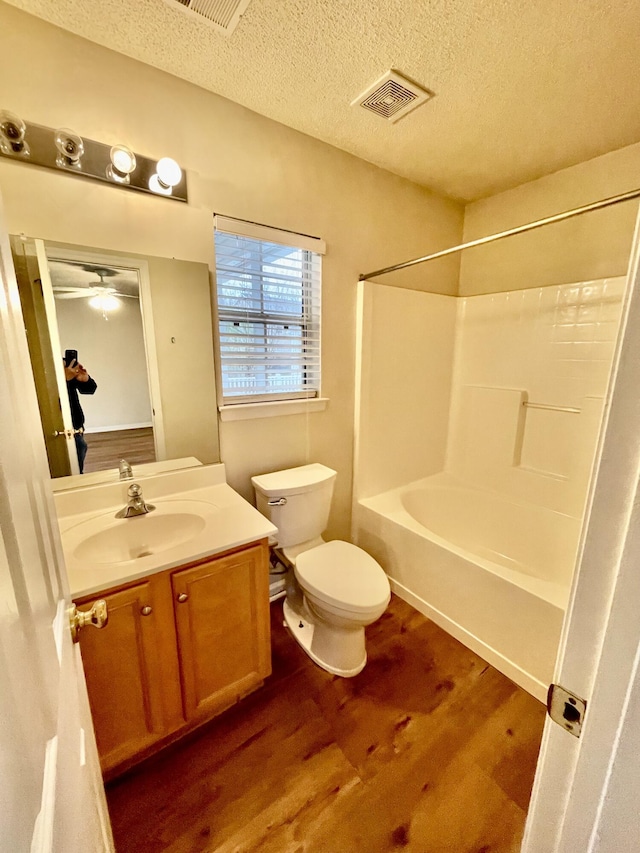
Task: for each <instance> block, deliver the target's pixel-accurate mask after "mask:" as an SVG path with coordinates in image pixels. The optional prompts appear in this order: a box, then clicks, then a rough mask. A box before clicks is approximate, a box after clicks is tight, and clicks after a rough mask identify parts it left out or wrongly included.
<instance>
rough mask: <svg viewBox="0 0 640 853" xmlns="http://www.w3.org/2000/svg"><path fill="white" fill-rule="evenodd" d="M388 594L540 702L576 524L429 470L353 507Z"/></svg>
mask: <svg viewBox="0 0 640 853" xmlns="http://www.w3.org/2000/svg"><path fill="white" fill-rule="evenodd" d="M353 523H354V536H353V539H354V541H355V542H356V543H357V544H358V545H360V547H362V548H364V549H365V550H366V551H368V552H369V553H370V554H371V555H372V556H373V557H375V558H376V560H378V562H379V563H380V564H381V565H382V566H383V568H384V569H385V571H386V572H387V574H388V575H389V580H390V582H391V586H392V589H393V591H394V592H395V593H396V594H398V595H399V596H400V597H401V598H403V599H405V600H406V601H408V602H409V603H410V604H412V605H413V606H414V607H416V609H418V610H420V611H421V612H422V613H424V614H425V615H426V616H428V617H429V618H431V619H433V621H434V622H436V623H437V624H438V625H440V626H441V627H442V628H444V629H445V630H446V631H448V632H449V633H450V634H452V635H453V636H454V637H456V638H457V639H458V640H460V641H461V642H462V643H464V644H465V645H466V646H468V647H469V648H471V649H473V651H475V652H476V653H477V654H479V655H480V656H481V657H482V658H484V660H486V661H487V662H488V663H491V664H492V665H493V666H495V667H496V668H497V669H499V670H500V671H501V672H503V673H504V674H505V675H507V676H508V677H509V678H511V679H512V680H513V681H515V682H516V683H517V684H519V685H520V686H522V687H524V688H525V689H526V690H528V691H529V692H530V693H532V694H533V695H534V696H536V697H537V698H538V699H540V700H542V701H544V700H545V698H546V692H547V688H548V686H549V683H550V682H551V680H552V677H553V668H554V662H555V658H556V653H557V648H558V642H559V638H560V631H561V628H562V620H563V618H564V612H565V609H566V605H567V600H568V596H569V588H570V584H571V577H572V574H573V568H574V563H575V557H576V551H577V547H578V539H579V536H580V526H581V524H580V520H579V519H577V518H573V517H572V516H569V515H564V514H562V513H559V512H554V511H552V510H549V509H545V508H543V507H539V506H535V505H533V504H528V503H524V502H522V501H515V500H514V501H512V500H509V499H507V498H505V497H503V496H501V495H500V494H498V493H496V492H489V491H484V490H481V489H477V488H473V487H470V486H467V485H465V484H464V483H462V482H460V481H459V480H456V479H455V478H453V477H452V476H451V475H449V474H446V473H440V474H436V475H434V476H432V477H427V478H425V479H423V480H420V481H418V482H415V483H411V484H409V485H406V486H402V487H400V488H397V489H393V490H391V491H389V492H384V493H383V494H380V495H376V496H375V497H371V498H366V499H361V500H360V501H358V502H357V503H356V505H355V507H354V514H353Z"/></svg>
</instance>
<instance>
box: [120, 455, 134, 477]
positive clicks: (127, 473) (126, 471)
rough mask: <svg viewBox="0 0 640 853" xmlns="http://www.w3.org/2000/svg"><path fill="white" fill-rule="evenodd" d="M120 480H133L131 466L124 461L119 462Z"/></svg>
mask: <svg viewBox="0 0 640 853" xmlns="http://www.w3.org/2000/svg"><path fill="white" fill-rule="evenodd" d="M120 479H121V480H133V471H132V470H131V465H130V464H129V462H127V460H126V459H121V460H120Z"/></svg>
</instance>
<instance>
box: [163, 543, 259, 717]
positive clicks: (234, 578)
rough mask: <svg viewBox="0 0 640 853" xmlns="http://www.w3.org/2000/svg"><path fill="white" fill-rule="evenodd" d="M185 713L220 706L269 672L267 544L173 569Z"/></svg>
mask: <svg viewBox="0 0 640 853" xmlns="http://www.w3.org/2000/svg"><path fill="white" fill-rule="evenodd" d="M172 585H173V593H174V600H175V605H174V606H175V613H176V628H177V632H178V655H179V658H180V670H181V676H182V695H183V701H184V711H185V716H186V717H187V719H191V718H193V717H196V716H199V715H202V716H206V715H207V714H209V713H211V712H214V711H215V710H221V709H222V708H224V707H226V706H228V705H231V704H232V703H233V702H235V701H236V700H237V699H239V698H240V697H241V696H243V695H244V694H246V693H248V692H249V691H250V690H252V689H254V688H255V687H258V686H259V685H260V684H261V683H262V680H263V679H264V678H265V677H266V676H267V675H269V673H270V672H271V649H270V637H269V568H268V551H267V546H266V544H263V545H257V546H253V547H251V548H246V549H244V550H242V551H238V552H236V553H234V554H229V555H227V556H225V557H219V558H217V559H215V560H212V561H211V562H207V563H203V564H201V565H199V566H194V567H193V568H191V569H183V570H181V571H178V572H175V573H174V574H173V575H172Z"/></svg>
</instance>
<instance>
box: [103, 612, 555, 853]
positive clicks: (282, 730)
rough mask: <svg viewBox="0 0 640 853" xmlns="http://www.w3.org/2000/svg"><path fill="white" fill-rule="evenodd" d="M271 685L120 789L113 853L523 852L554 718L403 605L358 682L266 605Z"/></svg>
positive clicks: (370, 640) (371, 638) (382, 629)
mask: <svg viewBox="0 0 640 853" xmlns="http://www.w3.org/2000/svg"><path fill="white" fill-rule="evenodd" d="M272 643H273V674H272V676H271V677H270V678H269V679H268V680H267V682H266V683H265V686H264V687H263V688H262V689H261V690H259V691H257V692H256V693H254V694H253V695H252V696H250V697H248V698H247V699H245V700H244V701H243V702H241V703H240V704H239V705H237V706H236V707H235V708H232V709H230V710H229V711H228V712H226V713H225V714H223V715H222V716H220V717H218V718H217V719H216V720H214V721H212V722H211V723H209V724H207V726H205V727H203V728H202V729H200V730H199V731H198V732H196V733H194V734H192V735H191V736H190V737H189V738H188V739H185V740H184V741H182V742H181V743H179V744H176V745H174V746H172V747H170V748H168V749H167V750H165V751H164V752H163V753H161V754H159V755H157V756H155V757H154V758H152V759H150V760H148V761H147V762H146V763H145V764H144V765H141V766H140V767H139V768H137V769H134V770H133V771H130V772H129V774H128V775H126V776H124V777H122V778H121V779H119V780H117V781H115V782H113V783H111V784H110V785H109V786H108V788H107V798H108V802H109V809H110V813H111V819H112V823H113V830H114V836H115V841H116V849H117V851H118V853H134V851H135V853H204V851H207V853H214V851H215V853H254V851H260V853H387V851H389V853H390V852H391V851H406V852H408V853H516V851H518V850H519V849H520V841H521V838H522V832H523V827H524V821H525V816H526V810H527V806H528V802H529V797H530V793H531V786H532V783H533V775H534V770H535V765H536V761H537V755H538V750H539V746H540V739H541V736H542V727H543V723H544V707H543V706H542V705H541V704H540V703H539V702H537V701H536V700H535V699H533V698H532V697H531V696H529V695H528V694H527V693H525V692H524V691H523V690H521V689H520V688H519V687H517V686H516V685H514V684H513V683H512V682H510V681H509V680H508V679H507V678H505V677H504V676H503V675H501V674H500V673H498V672H497V671H496V670H495V669H493V668H492V667H490V666H489V665H488V664H486V663H485V662H484V661H483V660H481V659H480V658H479V657H478V656H477V655H475V654H474V653H473V652H471V651H469V650H468V649H466V648H465V647H464V646H462V645H461V644H460V643H458V642H457V641H456V640H454V639H453V638H452V637H450V636H449V635H448V634H446V633H445V632H444V631H442V630H441V629H440V628H438V627H437V626H436V625H435V624H434V623H433V622H431V621H429V620H428V619H425V618H424V617H423V616H422V615H421V614H419V613H417V612H416V611H415V610H414V609H413V608H411V607H410V606H409V605H408V604H406V603H405V602H403V601H401V600H400V599H399V598H396V597H394V598H393V600H392V603H391V605H390V607H389V609H388V610H387V612H386V613H385V614H384V616H383V617H382V618H381V619H380V620H379V621H378V622H377V623H375V624H374V625H372V626H371V627H370V628H369V629H368V631H367V648H368V655H369V662H368V664H367V666H366V667H365V669H364V671H363V672H362V673H361V674H360V675H359V676H356V677H355V678H351V679H343V678H337V677H334V676H332V675H330V674H329V673H326V672H324V671H323V670H321V669H319V668H318V667H317V666H315V665H314V664H313V663H312V661H311V660H310V659H309V658H308V657H307V656H306V655H305V654H304V653H303V652H302V650H301V649H300V648H298V646H297V645H296V643H295V641H294V640H293V639H292V638H291V637H290V636H289V635H288V634H287V633H286V631H285V629H284V628H283V627H282V611H281V603H277V604H274V605H273V606H272Z"/></svg>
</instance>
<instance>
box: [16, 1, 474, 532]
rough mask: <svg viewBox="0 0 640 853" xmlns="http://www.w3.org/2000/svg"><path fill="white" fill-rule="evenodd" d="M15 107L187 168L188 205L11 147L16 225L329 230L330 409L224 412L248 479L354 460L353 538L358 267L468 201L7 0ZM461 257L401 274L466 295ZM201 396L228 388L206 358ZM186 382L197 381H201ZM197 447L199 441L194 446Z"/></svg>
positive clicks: (147, 231) (126, 241) (174, 249)
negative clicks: (56, 168)
mask: <svg viewBox="0 0 640 853" xmlns="http://www.w3.org/2000/svg"><path fill="white" fill-rule="evenodd" d="M0 48H1V49H2V51H3V55H5V56H14V57H15V56H18V57H23V58H28V61H27V60H26V59H25V61H21V62H16V63H5V66H4V68H3V75H2V77H3V79H2V83H3V92H4V94H3V99H2V100H3V106H6V108H8V109H11V110H13V111H14V112H17V113H19V114H22V115H23V116H24V117H25V118H26V119H27V120H31V121H33V122H36V123H38V124H42V125H47V126H50V127H56V126H60V125H66V126H69V127H71V128H73V129H75V130H76V131H77V132H78V133H80V134H81V135H82V134H84V135H86V136H87V137H89V138H92V139H97V140H100V141H102V142H106V143H116V142H124V143H125V144H128V145H130V146H131V147H132V148H133V149H134V150H135V151H138V152H139V153H141V154H144V155H146V156H150V157H153V156H162V155H165V154H166V155H169V156H173V157H175V158H176V159H177V160H178V161H179V162H180V163H181V164H182V165H183V166H184V167H185V168H186V169H187V173H188V181H189V193H190V203H189V205H184V204H178V203H176V202H171V201H169V200H166V199H161V198H157V197H152V196H146V195H144V194H136V193H133V192H126V191H123V190H121V189H117V188H114V187H111V186H108V185H102V184H100V183H97V182H91V181H83V180H76V179H73V178H70V177H69V176H67V175H61V174H58V173H56V172H53V171H48V170H43V169H37V168H32V167H27V166H25V165H23V164H20V163H13V162H10V161H7V160H6V159H4V158H3V159H2V160H1V161H0V189H1V190H2V194H3V197H4V202H5V207H6V214H7V219H8V225H9V230H10V231H11V232H17V233H20V232H24V233H27V234H30V235H33V236H38V237H43V238H45V239H49V240H57V241H63V242H69V243H76V244H83V245H87V246H95V247H102V248H111V249H116V250H118V251H120V252H122V253H127V252H137V253H142V254H146V255H159V256H164V257H176V258H182V259H186V260H193V261H203V262H205V263H208V264H209V265H210V266H211V265H212V261H213V241H212V213H213V212H214V211H215V212H218V213H223V214H227V215H230V216H237V217H241V218H245V219H250V220H254V221H257V222H263V223H265V224H269V225H273V226H277V227H281V228H289V229H292V230H296V231H301V232H304V233H308V234H314V235H317V236H320V237H322V238H323V239H325V240H326V242H327V255H326V257H325V259H324V265H323V318H322V321H323V394H324V395H325V396H327V397H329V398H330V403H329V406H328V408H327V410H326V411H325V412H322V413H318V414H313V415H310V416H308V417H305V416H289V417H282V418H276V419H271V420H270V421H267V420H255V421H245V422H239V423H238V422H234V423H224V424H221V447H222V455H223V460H224V461H225V462H226V464H227V471H228V479H229V482H230V484H231V485H232V486H234V487H235V488H237V489H238V490H239V491H241V492H242V493H244V494H245V495H247V496H251V489H250V484H249V476H250V475H251V474H252V473H256V468H258V469H259V470H261V471H264V470H268V469H271V470H273V469H276V468H278V467H281V466H285V465H290V464H299V463H303V462H305V461H307V460H309V461H320V462H323V463H325V464H328V465H330V466H331V467H333V468H335V469H336V470H337V471H338V474H339V479H338V485H337V488H336V497H335V499H334V508H333V513H332V516H331V523H330V528H329V535H330V536H345V537H346V536H348V533H349V516H350V489H351V473H352V431H353V399H354V330H355V303H356V282H357V279H358V275H359V274H360V273H363V272H368V271H370V270H372V269H376V268H379V267H383V266H387V265H389V264H392V263H395V262H398V261H402V260H406V259H407V258H410V257H416V256H419V255H422V254H424V253H425V252H429V251H436V250H438V249H441V248H445V247H446V246H450V245H453V244H455V243H456V242H459V240H460V238H461V236H462V209H461V207H460V206H459V205H457V204H455V203H453V202H449V201H445V200H442V199H440V198H438V197H437V196H434V195H432V194H430V193H428V192H427V191H425V190H423V189H421V188H419V187H417V186H415V185H413V184H411V183H409V182H407V181H405V180H402V179H400V178H398V177H395V176H393V175H390V174H389V173H386V172H384V171H382V170H380V169H378V168H376V167H374V166H372V165H370V164H368V163H365V162H363V161H361V160H358V159H356V158H354V157H352V156H350V155H347V154H345V153H343V152H341V151H338V150H337V149H335V148H332V147H330V146H328V145H325V144H323V143H321V142H319V141H317V140H315V139H312V138H310V137H307V136H304V135H302V134H300V133H297V132H295V131H293V130H291V129H289V128H286V127H284V126H283V125H280V124H277V123H275V122H272V121H270V120H268V119H266V118H263V117H261V116H259V115H257V114H255V113H252V112H250V111H248V110H246V109H244V108H243V107H241V106H239V105H237V104H233V103H231V102H229V101H226V100H224V99H222V98H219V97H217V96H215V95H212V94H210V93H207V92H205V91H203V90H201V89H199V88H197V87H195V86H193V85H191V84H189V83H185V82H184V81H181V80H178V79H176V78H173V77H171V76H169V75H167V74H164V73H162V72H160V71H157V70H155V69H152V68H150V67H147V66H145V65H142V64H140V63H138V62H135V61H133V60H130V59H127V58H125V57H123V56H120V55H118V54H116V53H113V52H111V51H108V50H105V49H103V48H100V47H98V46H97V45H95V44H91V43H89V42H86V41H84V40H82V39H79V38H77V37H75V36H73V35H71V34H69V33H65V32H63V31H62V30H58V29H56V28H54V27H52V26H50V25H48V24H46V23H44V22H42V21H39V20H37V19H35V18H32V17H30V16H28V15H26V14H24V13H22V12H20V11H18V10H16V9H14V8H12V7H9V6H6V5H4V4H1V3H0ZM457 265H458V259H452V260H451V261H450V262H448V263H447V264H445V265H441V266H440V267H439V268H438V270H437V272H436V271H434V269H431V270H429V271H427V269H426V267H422V268H420V267H419V268H416V269H415V270H412V271H410V272H408V273H405V274H403V275H402V276H398V277H394V278H393V282H392V281H391V278H392V277H388V278H389V284H391V285H393V286H397V285H408V286H411V287H414V288H417V289H429V288H431V289H434V290H438V291H440V292H444V293H454V292H455V291H456V288H457V272H458V266H457ZM194 370H195V371H196V372H195V375H194V376H193V377H188V379H187V383H188V384H187V386H186V389H188V390H189V391H190V392H191V393H193V394H197V395H203V397H205V398H206V397H207V396H209V395H211V394H213V388H212V387H210V385H209V383H208V382H206V381H205V382H203V381H202V378H201V377H200V376H199V375H198V373H197V365H195V366H194ZM186 389H185V390H186ZM188 451H189V448H188V447H185V448H184V453H188Z"/></svg>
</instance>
